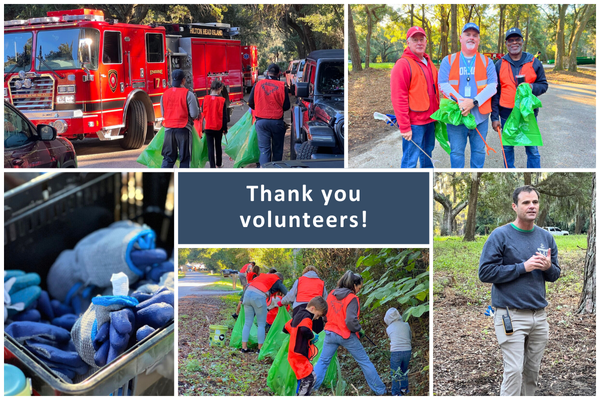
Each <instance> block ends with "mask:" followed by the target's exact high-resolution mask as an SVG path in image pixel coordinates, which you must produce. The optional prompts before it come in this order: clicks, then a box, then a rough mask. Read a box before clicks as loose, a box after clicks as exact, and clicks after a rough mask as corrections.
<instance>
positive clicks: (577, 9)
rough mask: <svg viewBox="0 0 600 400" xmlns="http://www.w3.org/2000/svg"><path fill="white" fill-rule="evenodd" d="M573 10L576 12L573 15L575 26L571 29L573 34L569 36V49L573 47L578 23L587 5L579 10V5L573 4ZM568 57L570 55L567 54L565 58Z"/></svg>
mask: <svg viewBox="0 0 600 400" xmlns="http://www.w3.org/2000/svg"><path fill="white" fill-rule="evenodd" d="M573 8H574V9H575V12H574V13H573V26H572V27H571V33H570V34H569V44H568V45H567V49H571V46H572V45H573V38H574V37H575V32H576V31H577V21H579V15H580V12H581V10H583V9H584V8H585V4H584V5H582V6H581V7H579V8H577V4H573ZM567 55H568V54H566V53H565V57H566V56H567Z"/></svg>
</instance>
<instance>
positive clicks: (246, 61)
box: [242, 46, 258, 93]
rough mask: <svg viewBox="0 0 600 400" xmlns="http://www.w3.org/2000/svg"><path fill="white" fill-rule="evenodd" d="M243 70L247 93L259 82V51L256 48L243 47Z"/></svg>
mask: <svg viewBox="0 0 600 400" xmlns="http://www.w3.org/2000/svg"><path fill="white" fill-rule="evenodd" d="M242 69H243V70H244V89H245V90H246V93H250V92H251V91H252V87H253V86H254V84H255V83H256V82H257V81H258V50H257V48H256V46H243V47H242Z"/></svg>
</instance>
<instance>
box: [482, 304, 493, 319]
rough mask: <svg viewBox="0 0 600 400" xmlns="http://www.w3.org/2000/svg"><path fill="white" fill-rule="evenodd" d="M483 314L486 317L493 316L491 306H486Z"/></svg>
mask: <svg viewBox="0 0 600 400" xmlns="http://www.w3.org/2000/svg"><path fill="white" fill-rule="evenodd" d="M484 315H485V316H486V317H493V316H494V309H493V308H492V306H487V308H486V310H485V313H484Z"/></svg>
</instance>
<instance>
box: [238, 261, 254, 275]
mask: <svg viewBox="0 0 600 400" xmlns="http://www.w3.org/2000/svg"><path fill="white" fill-rule="evenodd" d="M250 265H252V264H250V263H248V264H246V265H244V266H243V267H242V269H241V270H240V272H241V273H242V274H245V273H246V271H247V270H248V267H249V266H250Z"/></svg>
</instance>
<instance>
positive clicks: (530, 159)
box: [500, 117, 541, 168]
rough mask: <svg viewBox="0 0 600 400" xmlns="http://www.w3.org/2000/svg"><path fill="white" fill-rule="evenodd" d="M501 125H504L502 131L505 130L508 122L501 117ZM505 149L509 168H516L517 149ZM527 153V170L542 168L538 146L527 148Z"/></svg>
mask: <svg viewBox="0 0 600 400" xmlns="http://www.w3.org/2000/svg"><path fill="white" fill-rule="evenodd" d="M536 119H537V118H536ZM500 123H501V124H502V129H504V124H505V123H506V120H505V119H504V118H502V117H500ZM503 147H504V156H505V157H506V165H508V168H515V147H514V146H503ZM525 153H527V168H541V163H540V152H539V151H538V148H537V146H525Z"/></svg>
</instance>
